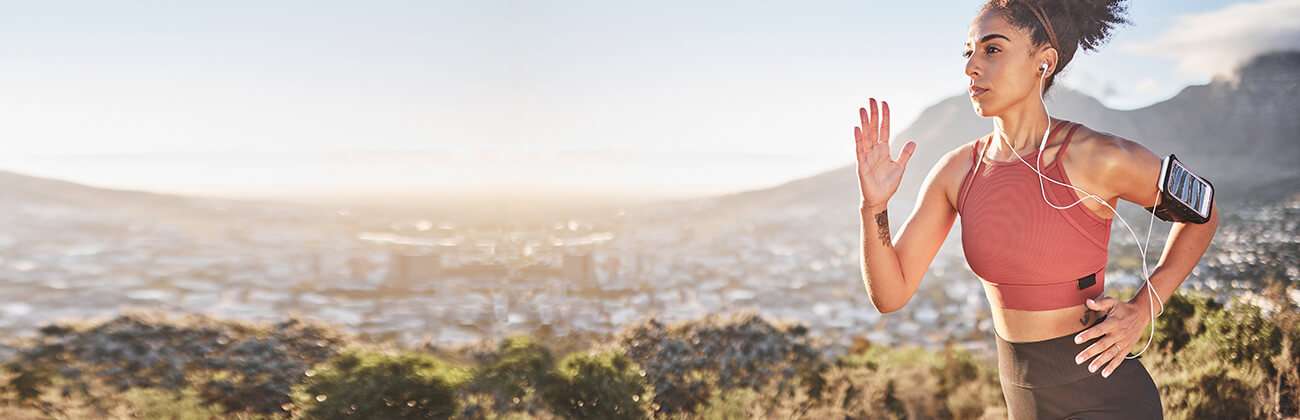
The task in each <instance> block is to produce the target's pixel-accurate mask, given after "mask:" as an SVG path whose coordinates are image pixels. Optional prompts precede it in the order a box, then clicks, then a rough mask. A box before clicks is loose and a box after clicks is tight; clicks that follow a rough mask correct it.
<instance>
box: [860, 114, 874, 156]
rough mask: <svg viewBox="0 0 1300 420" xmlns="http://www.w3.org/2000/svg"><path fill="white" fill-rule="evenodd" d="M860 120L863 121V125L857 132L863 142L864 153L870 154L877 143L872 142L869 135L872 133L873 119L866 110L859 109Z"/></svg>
mask: <svg viewBox="0 0 1300 420" xmlns="http://www.w3.org/2000/svg"><path fill="white" fill-rule="evenodd" d="M858 118H860V119H861V120H862V125H860V126H858V130H857V133H858V136H859V139H860V141H861V142H862V151H863V152H864V153H865V152H870V151H871V149H872V146H875V142H874V141H872V140H871V136H870V135H869V134H868V133H869V132H870V131H871V128H870V127H871V118H870V117H869V116H867V109H866V108H858Z"/></svg>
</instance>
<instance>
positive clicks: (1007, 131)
mask: <svg viewBox="0 0 1300 420" xmlns="http://www.w3.org/2000/svg"><path fill="white" fill-rule="evenodd" d="M1035 99H1036V98H1035ZM1034 102H1037V101H1034ZM1036 105H1037V106H1034V105H1030V106H1027V107H1018V109H1016V110H1013V111H1012V112H1008V113H1005V114H1003V115H999V116H996V117H994V118H993V136H994V137H993V139H992V142H991V143H992V144H990V145H989V146H988V147H989V149H991V150H989V153H988V154H986V156H988V157H989V158H990V159H995V160H1007V159H1015V158H1016V156H1020V155H1024V154H1026V153H1029V152H1031V151H1034V150H1037V149H1038V146H1039V144H1040V143H1042V142H1044V141H1046V140H1045V139H1044V136H1045V135H1046V133H1047V131H1048V127H1049V122H1048V117H1047V113H1046V112H1044V111H1043V106H1042V105H1041V104H1036ZM1059 121H1060V120H1059V119H1056V118H1051V122H1050V125H1051V126H1055V125H1056V124H1057V123H1058V122H1059ZM1004 139H1005V140H1004ZM1004 141H1005V143H1004ZM1007 143H1010V144H1011V150H1007Z"/></svg>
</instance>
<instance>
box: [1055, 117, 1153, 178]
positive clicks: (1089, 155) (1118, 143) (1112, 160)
mask: <svg viewBox="0 0 1300 420" xmlns="http://www.w3.org/2000/svg"><path fill="white" fill-rule="evenodd" d="M1076 124H1077V125H1078V128H1076V129H1075V133H1074V135H1073V138H1072V139H1070V148H1069V151H1068V152H1066V154H1067V155H1069V159H1071V160H1079V159H1081V160H1084V161H1085V166H1087V167H1089V168H1111V167H1115V166H1118V165H1127V164H1132V163H1133V161H1134V160H1135V159H1137V160H1147V159H1149V157H1150V156H1153V154H1152V153H1151V150H1149V149H1147V147H1146V146H1144V145H1142V143H1140V142H1138V141H1135V140H1131V139H1128V138H1125V137H1123V136H1120V135H1117V134H1114V133H1110V132H1106V131H1102V130H1096V129H1093V128H1091V127H1088V126H1087V125H1084V124H1082V123H1076Z"/></svg>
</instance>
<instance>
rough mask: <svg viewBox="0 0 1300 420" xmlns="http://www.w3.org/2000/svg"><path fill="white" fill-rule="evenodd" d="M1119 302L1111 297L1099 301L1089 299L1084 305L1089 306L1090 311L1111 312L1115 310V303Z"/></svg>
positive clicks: (1098, 299)
mask: <svg viewBox="0 0 1300 420" xmlns="http://www.w3.org/2000/svg"><path fill="white" fill-rule="evenodd" d="M1118 301H1119V300H1118V299H1115V298H1113V297H1110V296H1102V297H1100V298H1097V299H1088V300H1087V301H1085V302H1084V304H1086V305H1088V309H1092V310H1094V311H1102V312H1110V309H1111V308H1114V307H1115V303H1116V302H1118Z"/></svg>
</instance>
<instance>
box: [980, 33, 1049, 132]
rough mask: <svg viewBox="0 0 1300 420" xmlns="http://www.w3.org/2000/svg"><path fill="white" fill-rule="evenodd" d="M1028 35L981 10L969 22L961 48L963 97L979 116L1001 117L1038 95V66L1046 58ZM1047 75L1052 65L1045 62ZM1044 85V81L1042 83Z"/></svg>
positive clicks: (1043, 49)
mask: <svg viewBox="0 0 1300 420" xmlns="http://www.w3.org/2000/svg"><path fill="white" fill-rule="evenodd" d="M1032 44H1033V43H1032V40H1031V39H1030V37H1029V34H1028V33H1027V32H1026V31H1025V30H1023V29H1020V28H1017V27H1015V26H1014V25H1012V24H1011V23H1010V22H1008V21H1007V20H1006V18H1004V17H1002V16H1001V15H1000V14H998V13H995V12H992V11H985V12H983V13H980V15H979V16H976V17H975V20H974V21H973V22H971V25H970V31H969V32H968V35H967V39H966V46H965V56H966V76H968V77H970V85H969V89H968V90H967V92H966V93H967V95H968V96H970V98H971V105H973V106H974V107H975V112H976V113H977V114H979V115H980V116H982V117H990V116H997V115H1002V114H1003V113H1005V112H1006V111H1007V109H1009V108H1010V107H1012V106H1015V105H1017V104H1020V103H1022V102H1024V101H1025V100H1026V99H1029V98H1031V97H1033V98H1036V97H1037V96H1038V90H1037V89H1039V80H1038V76H1039V73H1038V66H1039V64H1041V63H1042V62H1043V61H1044V60H1047V59H1046V58H1044V57H1047V54H1046V53H1045V51H1046V50H1047V49H1048V47H1043V48H1042V49H1041V51H1036V53H1035V54H1030V51H1031V49H1033V48H1034V46H1033V45H1032ZM1048 66H1049V67H1048V70H1047V71H1048V74H1051V72H1052V71H1053V70H1055V64H1054V63H1053V62H1052V61H1048ZM1043 82H1044V83H1046V80H1044V81H1043Z"/></svg>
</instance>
